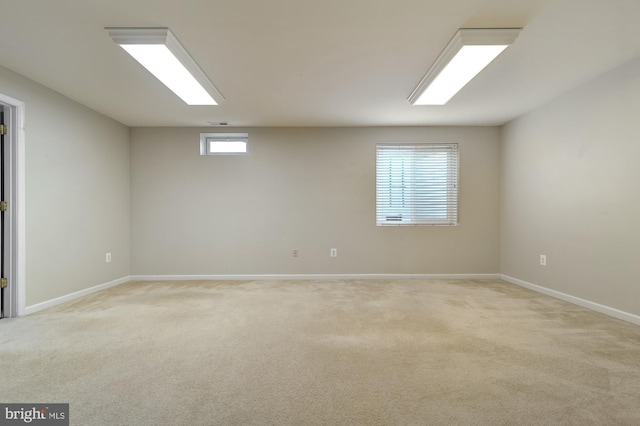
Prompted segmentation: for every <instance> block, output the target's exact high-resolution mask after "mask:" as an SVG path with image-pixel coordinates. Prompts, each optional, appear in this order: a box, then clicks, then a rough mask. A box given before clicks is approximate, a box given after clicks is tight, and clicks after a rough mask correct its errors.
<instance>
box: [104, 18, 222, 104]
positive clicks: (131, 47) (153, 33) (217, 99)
mask: <svg viewBox="0 0 640 426" xmlns="http://www.w3.org/2000/svg"><path fill="white" fill-rule="evenodd" d="M105 30H107V32H108V33H109V36H111V38H112V39H113V41H114V42H115V43H116V44H119V45H120V46H121V47H122V48H123V49H124V50H125V51H126V52H127V53H128V54H130V55H131V56H132V57H133V58H134V59H135V60H136V61H138V62H139V63H140V64H141V65H142V66H143V67H145V68H146V69H147V70H148V71H149V72H150V73H151V74H153V75H154V76H155V77H156V78H157V79H158V80H160V81H161V82H162V83H163V84H164V85H165V86H167V87H168V88H169V89H171V91H172V92H173V93H175V94H176V95H178V97H180V98H181V99H182V100H183V101H184V102H185V103H186V104H187V105H218V104H220V103H221V102H223V101H224V97H223V96H222V94H221V93H220V92H219V91H218V89H216V87H215V86H214V85H213V83H212V82H211V80H209V78H208V77H207V75H206V74H205V73H204V72H203V71H202V69H200V67H199V66H198V64H197V63H196V62H195V61H194V60H193V58H192V57H191V56H190V55H189V53H187V51H186V49H185V48H184V47H183V46H182V44H180V42H179V41H178V39H177V38H176V37H175V36H174V35H173V33H172V32H171V31H170V30H169V29H168V28H105Z"/></svg>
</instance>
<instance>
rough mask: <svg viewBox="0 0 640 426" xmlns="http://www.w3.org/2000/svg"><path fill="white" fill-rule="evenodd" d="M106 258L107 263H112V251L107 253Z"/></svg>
mask: <svg viewBox="0 0 640 426" xmlns="http://www.w3.org/2000/svg"><path fill="white" fill-rule="evenodd" d="M104 260H105V261H106V262H107V263H111V253H107V255H106V256H105V258H104Z"/></svg>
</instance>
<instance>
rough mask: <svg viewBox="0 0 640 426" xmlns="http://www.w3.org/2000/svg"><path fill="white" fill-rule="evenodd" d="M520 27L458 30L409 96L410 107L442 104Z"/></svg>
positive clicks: (482, 66)
mask: <svg viewBox="0 0 640 426" xmlns="http://www.w3.org/2000/svg"><path fill="white" fill-rule="evenodd" d="M520 31H521V28H495V29H460V30H458V32H457V33H456V35H455V36H454V37H453V39H452V40H451V41H450V42H449V44H448V45H447V47H446V48H445V49H444V51H443V52H442V53H441V54H440V57H438V59H436V61H435V62H434V64H433V65H432V66H431V68H430V69H429V71H428V72H427V74H426V75H425V76H424V77H423V78H422V80H421V81H420V83H418V86H417V87H416V88H415V89H414V90H413V92H412V93H411V95H409V102H411V104H412V105H444V104H446V103H447V102H449V100H450V99H451V98H452V97H453V96H454V95H455V94H456V93H458V92H459V91H460V89H462V88H463V87H464V86H465V85H466V84H467V83H468V82H469V81H471V80H472V79H473V78H474V77H475V76H476V75H478V73H479V72H480V71H482V70H483V69H484V68H485V67H486V66H487V65H489V63H491V61H493V60H494V59H495V58H496V57H497V56H498V55H500V53H502V52H503V51H504V50H505V49H506V48H507V47H508V46H509V45H510V44H512V43H513V42H514V41H515V39H516V38H517V37H518V34H519V33H520Z"/></svg>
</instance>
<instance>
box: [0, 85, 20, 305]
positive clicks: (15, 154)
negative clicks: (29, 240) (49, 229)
mask: <svg viewBox="0 0 640 426" xmlns="http://www.w3.org/2000/svg"><path fill="white" fill-rule="evenodd" d="M0 103H2V104H3V106H4V107H5V108H4V109H5V114H4V116H5V125H6V126H7V127H8V129H9V130H8V132H7V135H6V136H5V144H6V146H7V147H8V150H7V153H6V155H7V156H6V157H5V158H6V160H7V164H6V166H8V167H9V182H8V186H7V188H6V189H5V191H6V192H5V195H6V196H7V200H5V201H7V202H8V204H9V209H8V211H7V213H9V215H8V216H9V217H8V221H7V222H6V224H7V226H8V230H9V235H8V237H9V244H8V247H7V249H8V252H9V258H8V260H7V264H6V267H5V270H6V271H7V278H8V280H9V286H8V287H7V289H5V316H7V317H19V316H23V315H24V314H25V304H26V291H25V285H26V281H25V271H26V267H25V255H26V250H25V241H26V238H25V128H24V125H25V104H24V102H22V101H19V100H18V99H14V98H12V97H10V96H6V95H4V94H2V93H0Z"/></svg>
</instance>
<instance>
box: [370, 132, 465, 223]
mask: <svg viewBox="0 0 640 426" xmlns="http://www.w3.org/2000/svg"><path fill="white" fill-rule="evenodd" d="M376 224H377V225H378V226H402V225H449V226H451V225H457V224H458V144H456V143H447V144H378V145H376Z"/></svg>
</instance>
